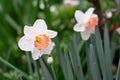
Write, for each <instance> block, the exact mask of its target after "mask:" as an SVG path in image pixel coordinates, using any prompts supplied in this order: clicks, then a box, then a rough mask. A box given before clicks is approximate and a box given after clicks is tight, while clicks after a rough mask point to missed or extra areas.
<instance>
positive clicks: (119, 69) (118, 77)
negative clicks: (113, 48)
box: [116, 59, 120, 80]
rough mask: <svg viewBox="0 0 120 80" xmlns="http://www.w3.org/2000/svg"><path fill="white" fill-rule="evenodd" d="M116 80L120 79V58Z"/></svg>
mask: <svg viewBox="0 0 120 80" xmlns="http://www.w3.org/2000/svg"><path fill="white" fill-rule="evenodd" d="M116 80H120V59H119V64H118V70H117V76H116Z"/></svg>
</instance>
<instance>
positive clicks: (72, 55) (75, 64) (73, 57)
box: [70, 36, 84, 80]
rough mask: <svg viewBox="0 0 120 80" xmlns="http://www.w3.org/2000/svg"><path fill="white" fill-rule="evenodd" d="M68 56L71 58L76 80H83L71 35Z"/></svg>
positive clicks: (77, 53) (76, 48)
mask: <svg viewBox="0 0 120 80" xmlns="http://www.w3.org/2000/svg"><path fill="white" fill-rule="evenodd" d="M70 58H71V61H72V67H73V70H74V72H75V74H76V77H77V79H78V80H84V76H83V70H82V65H81V60H80V56H79V52H78V47H77V43H76V37H75V36H73V38H72V39H71V52H70Z"/></svg>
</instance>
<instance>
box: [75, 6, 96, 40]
mask: <svg viewBox="0 0 120 80" xmlns="http://www.w3.org/2000/svg"><path fill="white" fill-rule="evenodd" d="M93 11H94V8H89V9H88V10H87V11H86V12H85V14H84V13H83V12H82V11H80V10H77V11H76V12H75V19H76V20H77V24H76V25H75V26H74V31H76V32H80V33H81V37H82V39H83V40H88V39H89V37H90V35H91V34H92V33H94V30H95V27H96V26H97V25H98V17H97V15H96V14H93Z"/></svg>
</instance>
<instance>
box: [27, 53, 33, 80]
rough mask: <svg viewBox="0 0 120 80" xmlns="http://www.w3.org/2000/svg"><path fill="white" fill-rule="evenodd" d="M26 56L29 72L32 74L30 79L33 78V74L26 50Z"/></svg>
mask: <svg viewBox="0 0 120 80" xmlns="http://www.w3.org/2000/svg"><path fill="white" fill-rule="evenodd" d="M26 57H27V61H28V68H29V74H30V75H31V76H32V80H33V79H34V75H33V70H32V65H31V61H30V56H29V53H28V52H26Z"/></svg>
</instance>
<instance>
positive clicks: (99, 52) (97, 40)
mask: <svg viewBox="0 0 120 80" xmlns="http://www.w3.org/2000/svg"><path fill="white" fill-rule="evenodd" d="M95 43H96V48H97V55H98V60H99V63H100V68H101V70H102V76H103V80H108V79H107V73H106V66H105V65H106V64H105V54H104V51H103V46H102V40H101V36H100V32H99V28H98V27H96V29H95Z"/></svg>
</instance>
